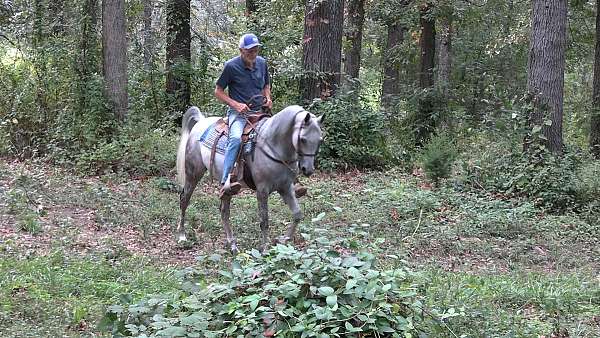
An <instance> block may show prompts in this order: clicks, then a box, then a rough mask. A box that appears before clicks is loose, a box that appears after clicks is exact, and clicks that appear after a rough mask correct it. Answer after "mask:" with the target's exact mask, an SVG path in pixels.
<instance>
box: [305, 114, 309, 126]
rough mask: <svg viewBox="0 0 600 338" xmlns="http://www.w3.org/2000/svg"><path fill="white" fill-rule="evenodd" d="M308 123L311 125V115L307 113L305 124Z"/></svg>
mask: <svg viewBox="0 0 600 338" xmlns="http://www.w3.org/2000/svg"><path fill="white" fill-rule="evenodd" d="M308 123H310V113H306V116H305V117H304V124H308Z"/></svg>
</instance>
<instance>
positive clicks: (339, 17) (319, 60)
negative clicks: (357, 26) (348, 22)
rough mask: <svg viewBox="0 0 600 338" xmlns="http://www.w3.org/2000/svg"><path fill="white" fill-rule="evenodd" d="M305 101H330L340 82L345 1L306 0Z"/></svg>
mask: <svg viewBox="0 0 600 338" xmlns="http://www.w3.org/2000/svg"><path fill="white" fill-rule="evenodd" d="M305 13H306V14H305V17H304V39H303V48H302V67H303V69H304V78H303V79H302V83H301V87H302V98H303V99H304V100H305V101H311V100H312V99H314V98H316V97H320V98H322V99H325V98H328V97H330V96H332V95H333V94H334V91H335V89H336V87H337V86H338V84H339V83H340V68H341V54H342V53H341V52H342V35H343V18H344V17H343V13H344V1H343V0H306V12H305Z"/></svg>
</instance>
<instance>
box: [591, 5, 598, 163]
mask: <svg viewBox="0 0 600 338" xmlns="http://www.w3.org/2000/svg"><path fill="white" fill-rule="evenodd" d="M590 150H591V152H592V154H593V155H594V157H596V158H597V159H600V0H596V53H595V58H594V89H593V98H592V117H591V121H590Z"/></svg>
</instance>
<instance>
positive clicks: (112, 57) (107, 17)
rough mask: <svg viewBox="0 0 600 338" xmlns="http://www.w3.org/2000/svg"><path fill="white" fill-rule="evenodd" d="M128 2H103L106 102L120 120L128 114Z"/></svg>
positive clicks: (103, 53) (103, 54)
mask: <svg viewBox="0 0 600 338" xmlns="http://www.w3.org/2000/svg"><path fill="white" fill-rule="evenodd" d="M126 33H127V26H126V24H125V1H124V0H103V1H102V56H103V74H104V86H105V94H106V98H107V101H108V103H109V105H110V108H111V110H112V111H113V113H114V114H115V116H116V118H117V119H118V120H119V121H123V120H124V119H125V116H126V114H127V36H126Z"/></svg>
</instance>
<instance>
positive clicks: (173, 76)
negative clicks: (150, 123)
mask: <svg viewBox="0 0 600 338" xmlns="http://www.w3.org/2000/svg"><path fill="white" fill-rule="evenodd" d="M191 40H192V33H191V30H190V0H168V1H167V59H166V71H167V88H166V89H167V100H168V101H167V105H168V106H169V107H170V109H171V111H174V112H176V114H177V119H176V121H175V122H176V124H177V125H181V116H182V115H183V112H184V111H185V110H186V109H187V108H188V106H189V105H190V61H191V51H190V48H191V47H190V45H191Z"/></svg>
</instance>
